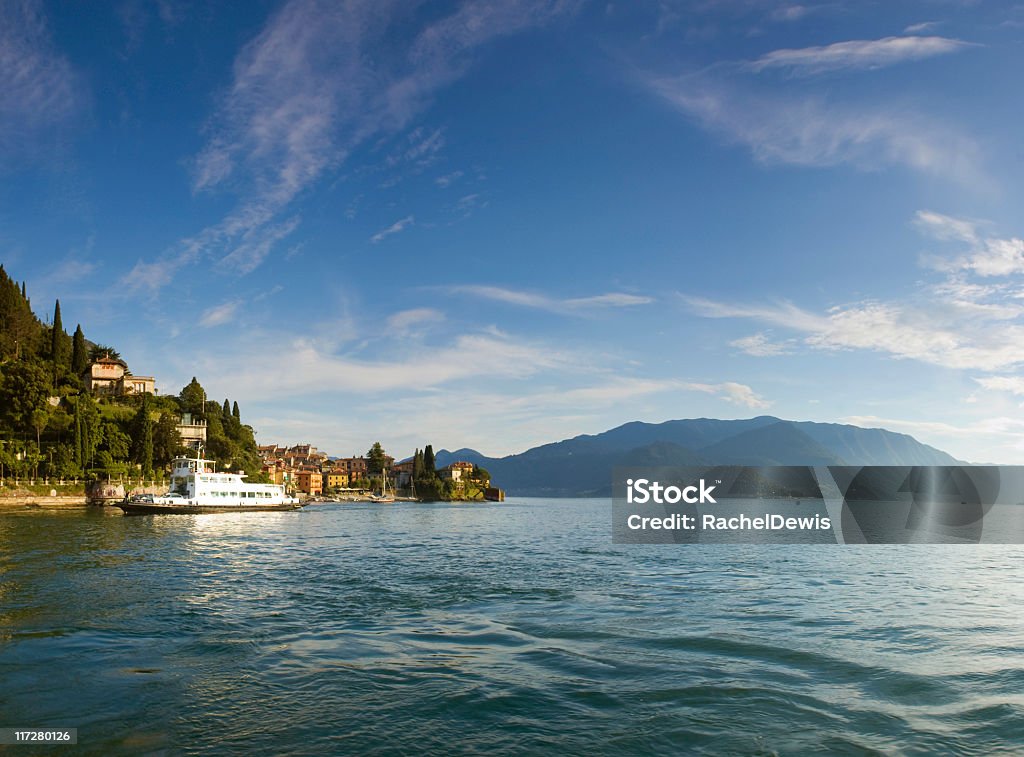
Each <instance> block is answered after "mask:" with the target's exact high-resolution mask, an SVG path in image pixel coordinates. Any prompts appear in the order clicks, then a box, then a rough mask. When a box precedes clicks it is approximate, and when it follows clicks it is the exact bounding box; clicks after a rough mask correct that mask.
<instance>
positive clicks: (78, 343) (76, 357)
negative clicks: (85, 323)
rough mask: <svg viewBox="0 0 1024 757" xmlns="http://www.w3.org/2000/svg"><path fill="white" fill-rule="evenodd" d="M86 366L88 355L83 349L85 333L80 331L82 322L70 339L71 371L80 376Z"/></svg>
mask: <svg viewBox="0 0 1024 757" xmlns="http://www.w3.org/2000/svg"><path fill="white" fill-rule="evenodd" d="M88 367H89V355H88V353H87V351H86V349H85V334H83V333H82V324H78V328H76V329H75V336H74V339H72V341H71V371H72V372H73V373H74V374H75V375H76V376H81V375H82V374H83V373H85V369H86V368H88Z"/></svg>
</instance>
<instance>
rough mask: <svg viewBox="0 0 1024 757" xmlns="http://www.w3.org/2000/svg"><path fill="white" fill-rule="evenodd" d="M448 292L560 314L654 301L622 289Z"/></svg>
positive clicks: (478, 288) (488, 288)
mask: <svg viewBox="0 0 1024 757" xmlns="http://www.w3.org/2000/svg"><path fill="white" fill-rule="evenodd" d="M447 291H449V292H451V293H452V294H468V295H470V296H472V297H479V298H482V299H485V300H493V301H495V302H503V303H506V304H509V305H518V306H520V307H526V308H533V309H535V310H546V311H548V312H551V313H562V314H583V313H586V312H594V311H598V310H605V309H609V308H630V307H638V306H641V305H649V304H651V303H652V302H654V298H652V297H647V296H643V295H636V294H627V293H625V292H609V293H607V294H599V295H594V296H591V297H575V298H568V299H558V298H555V297H551V296H549V295H546V294H539V293H537V292H525V291H522V290H517V289H506V288H504V287H496V286H483V285H464V286H453V287H448V288H447Z"/></svg>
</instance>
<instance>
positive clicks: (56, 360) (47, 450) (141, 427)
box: [0, 265, 262, 480]
mask: <svg viewBox="0 0 1024 757" xmlns="http://www.w3.org/2000/svg"><path fill="white" fill-rule="evenodd" d="M107 356H109V357H112V358H115V359H119V358H120V355H119V354H118V352H117V350H116V349H114V348H113V347H109V346H106V345H100V344H95V343H92V342H90V341H88V340H87V339H86V337H85V334H84V332H83V331H82V327H81V325H78V327H77V328H76V329H75V333H74V337H70V336H69V335H68V334H67V333H66V332H65V331H64V327H63V323H62V318H61V308H60V302H57V303H55V306H54V310H53V323H52V324H50V325H48V324H45V323H43V322H42V321H41V320H39V318H37V317H36V316H35V314H34V313H33V312H32V308H31V305H30V303H29V300H28V298H27V297H26V296H25V286H24V284H22V285H21V286H19V285H18V284H17V283H16V282H14V281H13V280H12V279H11V278H10V276H8V275H7V272H6V271H5V270H4V269H3V266H2V265H0V479H3V478H7V477H11V476H14V477H17V478H20V479H24V478H38V477H43V476H45V477H48V478H51V479H76V478H96V477H120V476H126V475H127V476H140V475H145V476H160V475H162V474H164V473H166V472H167V470H168V466H169V464H170V462H171V460H172V459H173V458H174V457H175V456H176V455H178V454H180V453H181V452H182V451H183V450H184V448H183V446H182V442H181V437H180V435H179V432H178V423H179V419H180V417H181V415H182V413H184V412H190V413H192V415H193V417H195V418H198V419H204V420H206V421H207V423H208V427H207V428H208V440H207V446H206V449H205V450H204V453H206V456H207V457H212V458H213V459H215V460H217V461H218V463H219V464H220V465H221V466H222V468H224V469H227V470H245V471H246V472H247V473H249V474H250V480H261V478H262V476H261V474H259V470H260V460H259V455H258V453H257V448H256V441H255V438H254V436H253V430H252V428H251V427H250V426H247V425H245V424H243V423H242V421H241V414H240V412H239V408H238V403H237V402H235V403H234V406H233V407H232V405H231V404H230V403H229V401H228V400H224V406H223V408H221V406H220V405H219V404H218V403H216V402H207V401H206V392H205V390H204V389H203V388H202V386H201V385H200V384H199V382H198V381H197V380H196V379H195V378H193V379H192V381H191V382H190V383H189V384H188V385H187V386H186V387H185V388H184V389H182V391H181V394H180V395H179V396H153V395H149V394H142V395H125V396H113V395H103V396H99V397H93V396H91V395H90V394H89V393H88V392H86V391H85V390H84V389H85V385H84V381H83V376H84V374H85V372H86V370H87V368H88V366H89V364H90V363H91V361H92V360H95V359H98V358H101V357H107Z"/></svg>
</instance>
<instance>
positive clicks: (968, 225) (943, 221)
mask: <svg viewBox="0 0 1024 757" xmlns="http://www.w3.org/2000/svg"><path fill="white" fill-rule="evenodd" d="M915 220H916V223H917V225H918V226H919V227H920V228H921V229H922V230H923V231H924V232H925V233H927V234H928V235H929V236H932V237H934V238H936V239H939V240H953V241H960V242H965V243H967V245H968V251H967V252H966V253H964V254H962V255H960V256H959V257H957V258H955V259H952V260H948V259H942V258H934V259H932V260H930V261H929V262H930V263H931V264H932V265H933V266H934V267H936V268H939V269H940V270H947V271H948V270H964V271H970V272H973V273H975V274H976V275H978V276H982V277H985V278H992V277H997V276H1010V275H1012V274H1019V273H1024V239H1020V238H1017V237H1010V238H1000V237H993V236H982V235H981V234H980V233H979V231H978V225H979V224H978V223H977V222H975V221H969V220H964V219H961V218H953V217H951V216H945V215H942V214H940V213H934V212H931V211H927V210H922V211H919V212H918V213H917V216H916V218H915Z"/></svg>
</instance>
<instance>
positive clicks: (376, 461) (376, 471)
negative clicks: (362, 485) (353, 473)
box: [366, 442, 387, 476]
mask: <svg viewBox="0 0 1024 757" xmlns="http://www.w3.org/2000/svg"><path fill="white" fill-rule="evenodd" d="M385 465H387V455H386V454H385V452H384V448H383V447H381V446H380V442H374V443H373V446H372V447H370V450H369V451H368V452H367V453H366V472H367V473H369V474H370V475H371V476H378V475H380V473H381V471H383V470H384V466H385Z"/></svg>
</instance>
